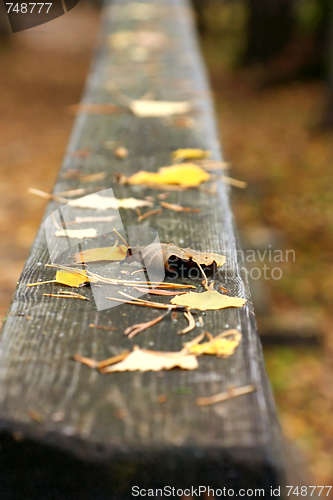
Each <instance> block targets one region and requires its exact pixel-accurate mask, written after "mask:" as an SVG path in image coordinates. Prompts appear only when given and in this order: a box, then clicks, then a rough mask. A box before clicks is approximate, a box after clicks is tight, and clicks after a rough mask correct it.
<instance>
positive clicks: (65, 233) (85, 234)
mask: <svg viewBox="0 0 333 500" xmlns="http://www.w3.org/2000/svg"><path fill="white" fill-rule="evenodd" d="M54 236H57V237H66V238H79V239H85V238H96V236H97V229H95V228H93V227H89V228H88V229H59V231H56V232H55V233H54Z"/></svg>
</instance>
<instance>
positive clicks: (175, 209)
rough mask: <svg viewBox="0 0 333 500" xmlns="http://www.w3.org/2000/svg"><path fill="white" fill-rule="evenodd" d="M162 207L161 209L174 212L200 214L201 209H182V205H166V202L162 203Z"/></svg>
mask: <svg viewBox="0 0 333 500" xmlns="http://www.w3.org/2000/svg"><path fill="white" fill-rule="evenodd" d="M160 205H161V207H163V208H167V209H169V210H173V211H174V212H200V208H189V207H181V206H180V205H174V204H173V203H166V202H165V201H160Z"/></svg>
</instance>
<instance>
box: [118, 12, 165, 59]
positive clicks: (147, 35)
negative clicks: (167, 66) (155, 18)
mask: <svg viewBox="0 0 333 500" xmlns="http://www.w3.org/2000/svg"><path fill="white" fill-rule="evenodd" d="M132 5H134V3H133V4H132ZM142 5H143V4H140V6H142ZM146 19H147V18H145V19H144V20H146ZM108 41H109V44H110V47H111V48H112V49H114V50H121V49H126V48H128V47H135V48H136V47H140V48H141V47H142V48H145V49H148V50H161V49H163V48H164V47H165V46H166V45H167V43H168V37H167V36H166V35H165V34H164V33H162V32H160V31H129V30H124V31H117V32H116V33H113V34H111V35H109V36H108Z"/></svg>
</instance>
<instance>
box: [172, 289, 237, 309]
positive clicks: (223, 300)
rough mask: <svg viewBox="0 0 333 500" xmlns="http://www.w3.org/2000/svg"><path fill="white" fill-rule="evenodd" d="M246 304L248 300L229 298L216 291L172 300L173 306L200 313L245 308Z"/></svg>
mask: <svg viewBox="0 0 333 500" xmlns="http://www.w3.org/2000/svg"><path fill="white" fill-rule="evenodd" d="M245 302H246V299H241V298H239V297H228V296H227V295H222V294H220V293H219V292H217V291H214V290H209V291H207V292H203V293H196V292H188V293H185V294H184V295H181V296H177V297H174V298H173V299H171V304H174V305H178V306H185V307H190V308H191V309H198V310H199V311H207V310H216V309H224V308H225V307H243V305H244V304H245Z"/></svg>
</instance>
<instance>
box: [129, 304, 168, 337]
mask: <svg viewBox="0 0 333 500" xmlns="http://www.w3.org/2000/svg"><path fill="white" fill-rule="evenodd" d="M170 311H171V309H170V308H169V309H168V310H167V311H166V312H165V313H164V314H161V316H158V317H157V318H155V319H152V320H151V321H146V322H145V323H137V324H136V325H132V326H129V327H128V328H126V330H125V331H124V334H125V335H127V336H128V338H129V339H132V338H133V337H134V336H135V335H137V334H138V333H140V332H143V331H144V330H146V329H147V328H150V327H151V326H154V325H156V323H159V322H160V321H162V319H163V318H165V316H167V315H168V314H169V312H170Z"/></svg>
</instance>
